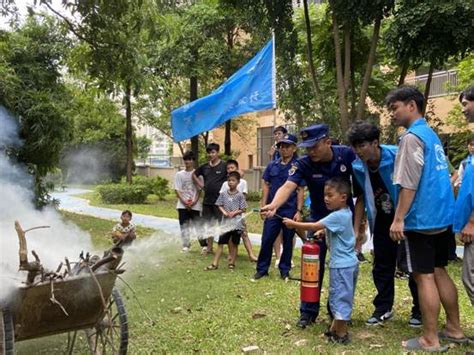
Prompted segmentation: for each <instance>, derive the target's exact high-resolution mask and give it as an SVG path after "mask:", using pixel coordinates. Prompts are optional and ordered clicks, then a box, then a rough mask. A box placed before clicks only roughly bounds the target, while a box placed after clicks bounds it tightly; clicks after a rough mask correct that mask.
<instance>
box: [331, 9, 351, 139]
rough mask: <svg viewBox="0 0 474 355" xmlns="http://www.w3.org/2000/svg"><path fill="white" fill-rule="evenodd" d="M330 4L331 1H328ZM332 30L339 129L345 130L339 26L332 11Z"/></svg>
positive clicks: (344, 95) (345, 112) (347, 121)
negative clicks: (339, 120) (339, 119)
mask: <svg viewBox="0 0 474 355" xmlns="http://www.w3.org/2000/svg"><path fill="white" fill-rule="evenodd" d="M329 4H330V5H331V4H332V1H329ZM332 31H333V37H334V49H335V54H336V79H337V94H338V100H339V111H340V115H341V129H342V132H346V131H347V130H348V129H349V114H348V111H347V101H346V90H345V88H344V76H343V73H342V59H341V43H340V38H339V26H338V24H337V19H336V14H335V13H334V11H332Z"/></svg>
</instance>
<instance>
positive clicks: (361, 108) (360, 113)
mask: <svg viewBox="0 0 474 355" xmlns="http://www.w3.org/2000/svg"><path fill="white" fill-rule="evenodd" d="M381 24H382V15H380V16H379V17H377V18H376V19H375V23H374V33H373V35H372V43H371V44H370V51H369V58H368V59H367V67H366V68H365V74H364V80H363V81H362V87H361V88H360V95H359V105H358V106H357V117H356V119H357V120H361V119H363V117H364V112H365V99H366V98H367V91H368V89H369V83H370V78H371V77H372V68H373V66H374V62H375V53H376V50H377V43H378V42H379V36H380V25H381Z"/></svg>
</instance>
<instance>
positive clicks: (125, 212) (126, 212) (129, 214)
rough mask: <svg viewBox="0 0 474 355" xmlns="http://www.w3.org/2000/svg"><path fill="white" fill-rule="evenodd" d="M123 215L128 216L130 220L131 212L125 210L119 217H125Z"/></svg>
mask: <svg viewBox="0 0 474 355" xmlns="http://www.w3.org/2000/svg"><path fill="white" fill-rule="evenodd" d="M125 214H128V216H129V217H130V218H132V212H131V211H130V210H125V211H123V212H122V214H121V216H123V215H125Z"/></svg>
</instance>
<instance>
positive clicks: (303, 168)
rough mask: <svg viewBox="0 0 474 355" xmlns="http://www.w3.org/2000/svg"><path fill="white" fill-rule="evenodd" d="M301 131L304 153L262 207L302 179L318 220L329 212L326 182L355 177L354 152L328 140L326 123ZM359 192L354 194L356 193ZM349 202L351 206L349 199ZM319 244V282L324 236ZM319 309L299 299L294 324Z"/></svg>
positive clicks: (272, 209) (270, 208)
mask: <svg viewBox="0 0 474 355" xmlns="http://www.w3.org/2000/svg"><path fill="white" fill-rule="evenodd" d="M300 134H301V138H302V139H303V141H302V142H301V143H300V144H298V147H302V148H306V152H307V154H306V155H305V156H303V157H302V158H300V159H298V160H297V161H296V164H295V165H294V166H293V168H292V169H291V170H290V171H289V177H288V180H287V182H286V183H285V184H284V185H283V186H282V187H281V188H280V189H279V190H278V192H277V193H276V195H275V197H274V198H273V200H272V202H271V203H269V204H268V205H266V206H264V207H262V211H264V213H266V216H267V217H272V216H273V215H274V214H275V213H276V211H277V209H278V208H279V207H280V206H282V205H283V204H284V203H285V202H286V201H287V199H288V198H289V197H290V196H291V194H292V193H293V191H294V190H295V189H296V188H297V187H298V186H300V185H301V183H302V182H303V181H305V183H306V186H307V187H308V190H309V194H310V199H311V219H312V220H315V221H317V220H320V219H321V218H323V217H326V216H327V215H328V214H329V213H330V211H329V210H328V209H327V208H326V205H325V203H324V184H325V182H326V181H327V180H329V179H330V178H332V177H336V176H338V177H344V178H347V180H348V181H349V182H352V181H353V180H354V179H353V178H352V161H354V159H355V158H356V157H355V154H354V152H353V150H352V149H351V148H350V147H347V146H343V145H332V144H331V138H330V137H329V130H328V126H327V125H325V124H319V125H314V126H310V127H307V128H304V129H302V130H301V132H300ZM359 195H360V194H358V193H356V194H355V196H359ZM348 202H349V206H350V207H351V209H353V203H352V199H351V200H350V201H348ZM318 244H319V247H320V256H319V260H320V264H319V265H320V266H319V284H320V285H322V283H323V277H324V268H325V267H324V266H325V265H324V263H325V258H326V251H327V246H326V240H325V238H324V237H322V238H320V239H319V240H318ZM319 292H321V291H319ZM319 309H320V304H319V302H301V304H300V319H299V321H298V323H297V326H299V327H301V328H305V327H306V326H307V325H309V324H311V323H313V322H314V321H315V320H316V318H317V317H318V315H319Z"/></svg>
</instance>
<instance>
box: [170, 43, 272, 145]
mask: <svg viewBox="0 0 474 355" xmlns="http://www.w3.org/2000/svg"><path fill="white" fill-rule="evenodd" d="M275 107H276V95H275V61H274V51H273V40H270V41H269V42H268V43H267V44H266V45H265V47H263V48H262V49H261V50H260V52H258V53H257V55H256V56H255V57H253V58H252V59H251V60H250V61H249V62H248V63H247V64H245V65H244V66H243V67H242V68H240V69H239V70H238V71H237V72H235V73H234V75H232V76H231V77H230V78H229V79H228V80H227V81H226V82H224V83H223V84H222V85H221V86H219V87H218V88H217V89H216V90H215V91H213V92H212V93H211V94H209V95H208V96H205V97H202V98H200V99H198V100H195V101H193V102H190V103H189V104H186V105H184V106H181V107H180V108H177V109H175V110H174V111H173V112H171V124H172V128H173V139H174V141H175V142H179V141H182V140H184V139H188V138H191V137H194V136H195V135H198V134H199V133H202V132H205V131H209V130H211V129H213V128H215V127H217V126H220V125H221V124H223V123H224V122H226V121H228V120H230V119H231V118H232V117H235V116H239V115H242V114H244V113H249V112H256V111H262V110H268V109H271V108H275Z"/></svg>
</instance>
